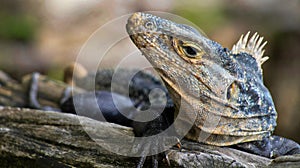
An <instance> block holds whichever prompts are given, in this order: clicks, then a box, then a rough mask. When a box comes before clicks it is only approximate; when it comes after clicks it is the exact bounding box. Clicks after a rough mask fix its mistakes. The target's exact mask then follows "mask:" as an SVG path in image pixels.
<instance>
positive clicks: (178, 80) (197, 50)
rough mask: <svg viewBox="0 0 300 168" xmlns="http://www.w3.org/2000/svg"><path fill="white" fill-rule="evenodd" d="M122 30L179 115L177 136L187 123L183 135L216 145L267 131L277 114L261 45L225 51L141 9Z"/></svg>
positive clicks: (192, 31) (257, 137)
mask: <svg viewBox="0 0 300 168" xmlns="http://www.w3.org/2000/svg"><path fill="white" fill-rule="evenodd" d="M126 28H127V32H128V34H129V35H130V38H131V39H132V41H133V42H134V44H135V45H136V46H137V47H138V48H139V50H140V51H141V52H142V53H143V55H144V56H145V57H146V58H147V59H148V60H149V62H150V63H151V64H152V65H153V67H154V68H156V70H157V72H158V73H159V75H160V76H161V78H162V80H163V81H164V83H165V84H166V86H167V89H168V91H169V92H170V94H171V97H172V99H173V101H174V104H175V107H176V112H175V117H176V116H177V115H178V114H179V113H184V114H185V115H184V116H186V117H180V118H177V119H178V122H176V124H177V125H175V128H176V130H177V131H178V133H179V134H185V133H186V132H185V129H186V128H185V127H186V126H187V125H191V126H192V128H191V130H190V131H189V132H188V133H187V134H186V135H185V137H186V138H187V139H190V140H194V141H199V142H203V143H207V144H212V145H217V146H228V145H233V144H238V143H243V142H249V141H257V140H261V139H263V138H264V137H268V136H270V135H271V133H272V132H273V130H274V128H275V126H276V118H277V113H276V110H275V107H274V104H273V100H272V97H271V95H270V93H269V91H268V89H267V88H266V87H265V86H264V84H263V79H262V69H261V67H260V65H261V63H263V62H264V61H265V60H266V59H265V57H264V58H262V52H261V48H262V47H261V48H258V46H257V47H256V49H252V50H250V51H247V50H246V49H245V50H241V49H240V48H243V47H242V45H243V44H244V43H241V44H240V45H239V44H237V47H235V48H234V50H233V51H229V50H228V49H226V48H223V47H222V46H221V45H220V44H218V43H216V42H214V41H212V40H210V39H208V38H206V37H205V36H204V35H202V34H200V33H199V32H198V31H197V30H195V29H193V28H192V27H189V26H186V25H182V24H176V23H174V22H171V21H169V20H165V19H162V18H160V17H157V16H153V15H151V14H146V13H135V14H133V15H132V16H131V17H130V18H129V19H128V23H127V25H126ZM255 38H256V37H255ZM257 39H258V36H257ZM257 39H256V40H257ZM242 40H243V39H242ZM261 40H262V39H260V40H259V41H260V42H261ZM254 48H255V46H254ZM239 51H241V52H239ZM252 51H253V52H252ZM251 54H256V55H251ZM178 116H179V115H178ZM181 116H182V115H181ZM203 137H204V138H203Z"/></svg>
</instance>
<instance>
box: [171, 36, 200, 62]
mask: <svg viewBox="0 0 300 168" xmlns="http://www.w3.org/2000/svg"><path fill="white" fill-rule="evenodd" d="M173 46H174V48H175V50H176V52H177V54H179V55H181V56H186V57H188V58H201V57H202V56H203V54H204V52H203V51H202V50H201V49H200V48H199V47H198V46H197V45H195V44H194V43H192V42H183V41H181V40H173Z"/></svg>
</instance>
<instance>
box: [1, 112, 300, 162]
mask: <svg viewBox="0 0 300 168" xmlns="http://www.w3.org/2000/svg"><path fill="white" fill-rule="evenodd" d="M91 135H92V136H91ZM91 137H92V138H91ZM103 140H105V143H103V142H104V141H103ZM133 141H134V138H133V132H132V129H131V128H128V127H124V126H120V125H117V124H113V123H107V122H100V121H96V120H93V119H90V118H86V117H82V116H76V115H72V114H65V113H59V112H50V111H40V110H33V109H21V108H11V107H1V108H0V165H1V167H134V166H135V165H136V164H137V161H138V158H135V157H128V156H123V155H118V154H116V153H114V152H111V151H112V150H110V149H112V148H113V151H117V152H118V151H119V152H120V153H124V151H126V150H131V148H132V143H133ZM107 142H110V143H109V144H107ZM167 155H168V157H169V160H170V162H171V166H172V167H175V166H180V167H266V166H272V167H297V166H298V167H299V165H300V155H293V156H284V157H278V158H276V159H275V160H271V159H268V158H264V157H260V156H257V155H253V154H249V153H246V152H242V151H239V150H236V149H232V148H228V147H215V146H209V145H203V144H199V143H193V142H188V141H182V150H179V149H177V148H174V149H170V150H169V151H168V154H167ZM146 164H147V165H150V166H151V159H150V160H149V161H148V162H146ZM161 164H162V165H160V166H161V167H165V166H166V163H161Z"/></svg>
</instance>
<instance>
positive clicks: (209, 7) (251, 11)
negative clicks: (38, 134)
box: [0, 0, 300, 142]
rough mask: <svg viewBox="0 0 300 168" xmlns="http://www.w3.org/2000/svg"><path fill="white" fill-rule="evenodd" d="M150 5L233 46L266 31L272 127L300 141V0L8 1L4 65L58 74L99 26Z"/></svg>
mask: <svg viewBox="0 0 300 168" xmlns="http://www.w3.org/2000/svg"><path fill="white" fill-rule="evenodd" d="M147 10H151V11H153V10H155V11H156V10H157V11H164V12H170V13H173V14H177V15H179V16H181V17H184V18H186V19H188V20H190V21H192V22H193V23H194V24H196V25H197V26H199V27H200V28H201V29H202V30H203V31H204V32H205V33H206V34H207V35H208V37H210V38H211V39H213V40H215V41H217V42H219V43H221V44H222V45H223V46H224V47H228V48H231V46H232V45H233V44H234V43H235V42H236V41H237V40H238V38H239V37H240V35H241V34H244V33H246V32H247V31H249V30H250V31H252V32H256V31H257V32H259V34H260V35H263V36H264V37H265V39H266V40H267V41H268V45H267V47H266V55H268V56H270V59H269V60H268V61H267V62H266V63H265V64H264V65H263V69H264V79H265V84H266V85H267V87H268V88H269V89H270V91H271V93H272V95H273V98H274V102H275V105H276V108H277V111H278V113H279V118H278V127H277V128H276V131H275V133H276V134H277V135H281V136H285V137H288V138H291V139H294V140H296V141H297V142H300V118H299V117H300V65H299V64H300V1H299V0H288V1H287V0H264V1H261V0H222V1H221V0H198V1H197V0H188V1H180V0H164V1H160V0H130V1H129V0H128V1H126V0H97V1H95V0H87V1H83V0H27V1H22V0H11V1H6V0H4V1H1V2H0V69H1V70H4V71H6V72H8V73H9V74H10V75H12V76H13V77H15V78H17V79H19V78H21V77H22V76H23V75H25V74H27V73H31V72H33V71H39V72H41V73H44V74H46V75H49V76H51V77H52V78H56V79H61V78H62V71H63V68H64V67H65V66H66V65H67V64H68V63H70V62H72V61H74V60H75V58H76V56H77V54H78V52H79V50H80V48H81V46H82V45H83V44H84V42H85V41H86V40H87V39H88V37H89V36H90V35H91V34H92V33H93V32H94V31H95V30H97V28H99V27H100V26H101V25H103V24H105V23H106V22H108V21H110V20H111V19H114V18H116V17H118V16H122V15H124V14H129V13H132V12H135V11H147ZM120 29H124V27H120ZM109 35H110V34H109ZM109 35H108V36H109ZM111 35H113V34H111ZM131 45H132V44H131Z"/></svg>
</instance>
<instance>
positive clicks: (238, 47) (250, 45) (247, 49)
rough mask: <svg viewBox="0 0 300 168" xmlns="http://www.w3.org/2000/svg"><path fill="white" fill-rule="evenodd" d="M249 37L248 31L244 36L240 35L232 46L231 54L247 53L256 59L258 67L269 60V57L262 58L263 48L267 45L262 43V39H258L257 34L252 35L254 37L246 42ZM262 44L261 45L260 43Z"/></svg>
mask: <svg viewBox="0 0 300 168" xmlns="http://www.w3.org/2000/svg"><path fill="white" fill-rule="evenodd" d="M249 35H250V31H249V32H248V33H247V34H246V35H245V36H244V35H242V36H241V37H240V39H239V41H238V42H237V43H236V44H235V45H233V47H232V50H231V52H232V53H233V54H239V53H242V52H244V53H247V54H250V55H251V56H252V57H254V58H255V59H256V62H257V64H258V66H259V67H261V65H262V64H263V63H264V62H265V61H267V60H268V59H269V57H267V56H264V52H265V50H264V49H263V48H264V46H265V45H266V44H267V41H265V42H263V39H264V38H263V37H260V36H259V35H258V33H257V32H256V33H254V35H253V36H252V37H251V38H250V40H248V38H249ZM262 42H263V43H262Z"/></svg>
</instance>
